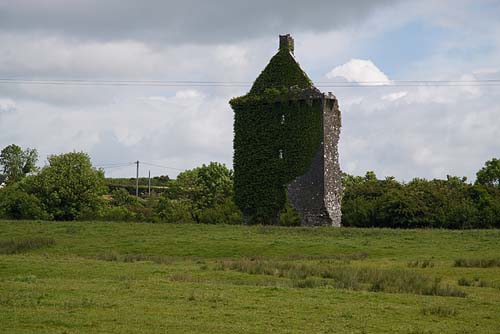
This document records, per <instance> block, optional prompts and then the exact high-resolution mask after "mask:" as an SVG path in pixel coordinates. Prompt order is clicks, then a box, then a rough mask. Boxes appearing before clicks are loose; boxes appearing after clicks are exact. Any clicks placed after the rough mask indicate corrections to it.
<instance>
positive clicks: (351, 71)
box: [326, 59, 390, 85]
mask: <svg viewBox="0 0 500 334" xmlns="http://www.w3.org/2000/svg"><path fill="white" fill-rule="evenodd" d="M326 77H327V78H328V79H333V78H337V77H340V78H344V79H346V80H347V81H349V82H365V83H361V84H362V85H382V84H388V83H390V80H389V78H388V77H387V75H385V74H384V72H382V71H381V70H380V69H379V68H378V67H377V66H375V64H373V62H372V61H371V60H363V59H351V60H350V61H348V62H347V63H345V64H343V65H340V66H337V67H335V68H334V69H333V70H331V71H330V72H328V73H327V74H326ZM370 81H371V82H372V83H367V82H370Z"/></svg>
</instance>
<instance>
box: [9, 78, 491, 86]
mask: <svg viewBox="0 0 500 334" xmlns="http://www.w3.org/2000/svg"><path fill="white" fill-rule="evenodd" d="M315 83H316V87H318V88H320V87H323V88H374V87H375V88H377V87H475V86H488V87H499V86H500V79H477V80H391V81H351V82H346V81H316V82H315ZM0 84H7V85H61V86H150V87H155V86H159V87H248V86H250V85H252V82H250V81H194V80H101V79H34V78H0Z"/></svg>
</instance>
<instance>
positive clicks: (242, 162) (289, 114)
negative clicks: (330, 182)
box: [230, 35, 326, 224]
mask: <svg viewBox="0 0 500 334" xmlns="http://www.w3.org/2000/svg"><path fill="white" fill-rule="evenodd" d="M324 103H325V95H323V94H321V92H320V91H319V90H317V89H316V88H315V87H314V86H313V84H312V82H311V80H310V79H309V78H308V76H307V75H306V74H305V73H304V71H302V69H301V68H300V66H299V64H298V63H297V61H296V60H295V58H294V56H293V39H292V38H291V37H290V36H289V35H286V36H280V50H279V51H278V53H277V54H276V55H275V56H274V57H272V58H271V60H270V62H269V64H268V65H267V66H266V68H265V69H264V70H263V71H262V73H261V74H260V75H259V77H258V78H257V79H256V80H255V82H254V84H253V86H252V88H251V90H250V92H249V93H248V94H247V95H245V96H241V97H238V98H234V99H232V100H231V101H230V104H231V106H232V108H233V110H234V114H235V116H234V158H233V167H234V186H235V201H236V204H237V205H238V207H239V208H240V209H241V210H242V212H243V214H244V217H245V219H246V222H247V223H250V224H252V223H260V224H275V223H277V219H278V214H279V212H280V211H281V210H282V209H283V208H284V207H285V204H286V203H287V200H288V199H287V190H288V191H290V189H287V188H288V186H289V185H290V184H291V183H292V181H294V180H296V179H297V178H298V177H300V176H303V175H305V174H306V172H308V171H309V172H310V170H311V168H313V167H312V165H313V159H314V158H315V157H318V154H319V156H320V159H321V162H320V165H322V164H323V160H322V159H323V154H322V153H321V152H323V140H324V114H323V113H324V110H325V109H324ZM320 151H321V152H320ZM316 165H317V164H315V166H316ZM314 170H315V171H317V170H318V169H317V168H316V167H314ZM321 170H322V169H321ZM303 180H307V178H305V179H304V178H303ZM318 180H319V179H318ZM322 180H323V174H321V182H318V183H321V184H318V185H317V186H318V187H321V191H320V193H321V194H325V193H326V192H324V191H323V187H324V184H323V182H322ZM313 190H314V189H313ZM296 193H297V192H296V191H295V192H294V193H293V195H294V197H296V196H295V195H296ZM290 194H292V193H290ZM299 201H300V199H299ZM318 201H322V202H321V203H324V198H323V196H321V198H318ZM302 202H303V201H302ZM302 202H301V203H302ZM323 206H324V205H323ZM325 212H326V211H325ZM303 222H304V220H303Z"/></svg>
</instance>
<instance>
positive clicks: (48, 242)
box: [0, 237, 56, 254]
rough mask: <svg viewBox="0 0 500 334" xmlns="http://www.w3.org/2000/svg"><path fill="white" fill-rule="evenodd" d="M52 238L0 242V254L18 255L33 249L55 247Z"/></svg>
mask: <svg viewBox="0 0 500 334" xmlns="http://www.w3.org/2000/svg"><path fill="white" fill-rule="evenodd" d="M55 243H56V241H55V240H54V239H53V238H46V237H34V238H27V239H11V240H1V241H0V254H18V253H23V252H26V251H29V250H33V249H39V248H44V247H48V246H52V245H55Z"/></svg>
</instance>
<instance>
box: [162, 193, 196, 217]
mask: <svg viewBox="0 0 500 334" xmlns="http://www.w3.org/2000/svg"><path fill="white" fill-rule="evenodd" d="M189 209H190V206H189V203H187V201H185V200H175V199H169V198H166V197H162V198H161V199H160V201H159V202H158V206H157V207H156V210H155V211H156V215H157V217H158V219H159V220H160V221H161V222H165V223H194V222H195V221H194V219H193V217H192V216H191V213H190V211H189Z"/></svg>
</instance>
